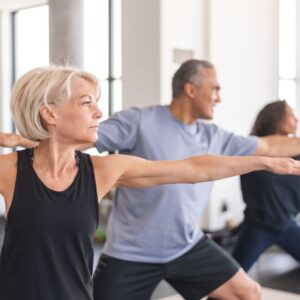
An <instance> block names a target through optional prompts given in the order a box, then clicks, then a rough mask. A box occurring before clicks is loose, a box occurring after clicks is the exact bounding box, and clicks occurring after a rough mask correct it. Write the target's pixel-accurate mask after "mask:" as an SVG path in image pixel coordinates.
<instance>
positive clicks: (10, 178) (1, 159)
mask: <svg viewBox="0 0 300 300" xmlns="http://www.w3.org/2000/svg"><path fill="white" fill-rule="evenodd" d="M16 174H17V154H16V153H10V154H4V155H0V193H1V194H2V195H3V197H4V199H5V204H6V211H8V209H9V207H10V203H11V199H12V194H13V190H14V186H15V182H16Z"/></svg>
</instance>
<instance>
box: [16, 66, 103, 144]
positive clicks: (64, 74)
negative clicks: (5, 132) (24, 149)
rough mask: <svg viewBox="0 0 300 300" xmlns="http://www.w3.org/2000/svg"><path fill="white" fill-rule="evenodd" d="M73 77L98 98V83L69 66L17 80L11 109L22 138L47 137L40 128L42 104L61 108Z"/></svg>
mask: <svg viewBox="0 0 300 300" xmlns="http://www.w3.org/2000/svg"><path fill="white" fill-rule="evenodd" d="M76 77H77V78H78V77H80V78H83V79H85V80H86V81H88V82H89V83H91V84H92V85H93V86H94V87H95V90H96V97H97V98H98V97H99V94H100V88H99V81H98V79H97V78H96V77H95V76H94V75H93V74H91V73H88V72H85V71H83V70H80V69H77V68H73V67H69V66H56V65H51V66H48V67H43V68H36V69H33V70H31V71H29V72H27V73H25V74H24V75H23V76H22V77H21V78H20V79H19V80H17V82H16V83H15V85H14V87H13V89H12V94H11V101H10V109H11V113H12V115H13V119H14V122H15V124H16V127H17V128H18V130H19V132H20V133H21V135H23V136H24V137H26V138H28V139H30V140H33V141H40V140H44V139H46V138H49V137H50V134H49V132H48V131H47V130H46V129H45V127H44V126H43V121H42V119H41V116H40V112H39V111H40V108H41V106H42V105H43V104H44V105H46V106H47V107H48V106H49V104H53V103H55V104H60V103H61V104H62V103H64V102H66V101H67V100H69V99H70V97H71V94H72V91H71V84H72V81H73V80H74V78H76Z"/></svg>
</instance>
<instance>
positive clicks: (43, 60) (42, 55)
mask: <svg viewBox="0 0 300 300" xmlns="http://www.w3.org/2000/svg"><path fill="white" fill-rule="evenodd" d="M37 24H38V26H37ZM15 46H16V47H15V52H16V55H15V75H16V76H15V77H16V79H18V78H19V77H20V76H21V75H23V74H24V73H25V72H27V71H29V70H30V69H32V68H36V67H41V66H46V65H48V64H49V22H48V5H43V6H37V7H33V8H27V9H23V10H20V11H18V12H16V14H15Z"/></svg>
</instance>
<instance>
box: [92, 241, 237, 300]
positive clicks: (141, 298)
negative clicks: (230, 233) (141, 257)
mask: <svg viewBox="0 0 300 300" xmlns="http://www.w3.org/2000/svg"><path fill="white" fill-rule="evenodd" d="M238 269H239V265H238V264H237V263H236V262H235V261H234V260H233V258H232V257H231V256H230V255H229V254H228V253H227V252H225V251H224V250H223V249H222V248H221V247H219V246H218V245H217V244H216V243H215V242H213V241H212V240H211V239H209V238H207V237H206V236H205V237H203V238H202V239H201V240H200V241H199V242H198V243H197V244H196V245H195V246H194V247H193V248H192V249H191V250H190V251H188V252H187V253H185V254H184V255H182V256H180V257H179V258H177V259H175V260H172V261H170V262H168V263H164V264H154V263H140V262H132V261H125V260H121V259H116V258H113V257H110V256H108V255H105V254H103V255H102V256H101V258H100V261H99V264H98V267H97V270H96V272H95V274H94V299H95V300H104V299H105V300H124V299H128V300H146V299H150V297H151V294H152V292H153V290H154V289H155V287H156V286H157V284H158V283H159V282H160V281H161V280H163V279H164V280H166V281H167V282H168V283H169V284H170V285H171V286H172V287H173V288H174V289H175V290H177V291H178V293H180V294H181V295H182V296H183V297H184V298H185V299H189V300H194V299H195V300H199V299H200V298H202V297H204V296H206V295H208V294H210V293H211V292H212V291H214V290H215V289H216V288H218V287H219V286H221V285H222V284H223V283H225V282H226V281H227V280H229V279H230V278H231V277H232V276H233V275H234V274H235V273H236V272H237V271H238Z"/></svg>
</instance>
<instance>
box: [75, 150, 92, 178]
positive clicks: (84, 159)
mask: <svg viewBox="0 0 300 300" xmlns="http://www.w3.org/2000/svg"><path fill="white" fill-rule="evenodd" d="M75 157H76V163H77V164H80V165H81V166H82V167H83V169H84V170H85V171H88V172H89V174H91V175H92V176H93V177H94V169H93V164H92V160H91V156H90V155H89V154H87V153H82V152H80V151H76V155H75Z"/></svg>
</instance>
